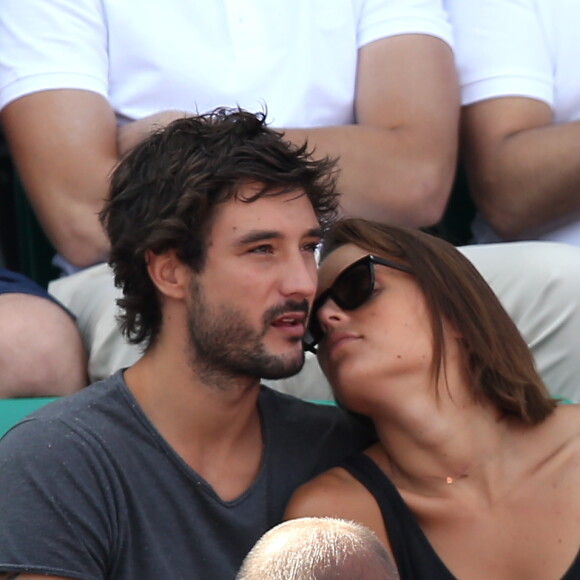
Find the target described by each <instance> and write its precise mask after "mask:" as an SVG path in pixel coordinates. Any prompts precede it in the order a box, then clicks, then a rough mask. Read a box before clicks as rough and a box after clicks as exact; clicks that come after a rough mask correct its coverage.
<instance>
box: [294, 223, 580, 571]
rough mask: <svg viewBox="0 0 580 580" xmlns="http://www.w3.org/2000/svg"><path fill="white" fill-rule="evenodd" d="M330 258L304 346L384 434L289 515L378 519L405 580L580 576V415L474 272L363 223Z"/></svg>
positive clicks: (351, 226) (449, 251)
mask: <svg viewBox="0 0 580 580" xmlns="http://www.w3.org/2000/svg"><path fill="white" fill-rule="evenodd" d="M322 256H323V260H322V263H321V267H320V277H319V280H320V282H319V290H318V297H317V299H316V300H315V303H314V306H313V308H312V313H311V321H310V324H309V329H308V333H307V336H306V338H305V346H306V348H308V349H310V350H314V349H317V353H318V360H319V362H320V364H321V366H322V369H323V370H324V372H325V374H326V376H327V377H328V379H329V381H330V383H331V385H332V387H333V390H334V393H335V396H336V398H337V400H338V401H339V402H340V403H341V404H342V405H343V406H345V407H346V408H348V409H350V410H351V411H354V412H356V413H361V414H363V415H366V416H368V417H369V418H370V419H371V420H372V421H373V423H374V425H375V428H376V431H377V435H378V441H377V443H376V444H375V445H373V446H372V447H370V448H369V449H367V450H366V451H365V452H364V453H361V454H359V455H357V456H354V457H352V458H351V459H350V460H348V461H346V462H345V463H343V464H341V465H340V466H337V467H336V468H334V469H332V470H330V471H328V472H326V473H324V474H322V475H321V476H319V477H317V478H316V479H314V480H312V481H311V482H310V483H307V484H306V485H304V486H303V487H302V488H300V489H299V490H298V491H297V492H296V494H295V495H294V497H293V498H292V500H291V502H290V504H289V505H288V508H287V512H286V518H288V519H290V518H295V517H299V516H310V515H314V516H319V515H324V516H335V517H342V518H344V519H351V520H355V521H359V522H361V523H362V524H365V525H367V526H368V527H370V528H371V529H372V530H374V532H375V533H376V534H377V535H378V536H379V537H380V538H381V540H382V542H383V543H384V544H385V546H386V547H387V548H388V550H389V551H390V552H391V555H392V556H393V558H394V560H395V561H396V563H397V566H398V568H399V573H400V575H401V578H402V580H410V579H413V580H423V579H424V580H440V579H445V580H450V579H452V578H458V579H460V580H481V579H485V580H489V579H491V578H493V579H494V580H523V579H525V580H557V579H558V580H559V579H566V580H573V579H575V580H577V579H579V578H580V552H579V547H580V406H579V405H558V404H557V403H556V402H555V401H554V400H552V399H551V398H550V396H549V394H548V391H547V390H546V388H545V386H544V385H543V384H542V381H541V379H540V378H539V376H538V375H537V373H536V371H535V369H534V364H533V361H532V357H531V355H530V352H529V350H528V348H527V346H526V344H525V342H524V340H523V339H522V338H521V336H520V335H519V333H518V331H517V329H516V327H515V325H514V324H513V323H512V321H511V320H510V318H509V317H508V315H507V314H506V313H505V311H504V310H503V308H502V307H501V305H500V303H499V302H498V300H497V299H496V297H495V295H494V294H493V292H492V291H491V290H490V288H489V287H488V286H487V284H486V283H485V282H484V280H483V279H482V278H481V277H480V275H479V274H478V272H477V271H476V270H475V269H474V268H473V267H472V265H471V263H470V262H469V261H468V260H467V259H466V258H464V257H463V255H462V254H461V253H460V252H458V251H457V250H456V249H455V248H454V247H453V246H451V245H449V244H447V243H446V242H444V241H442V240H440V239H437V238H434V237H432V236H429V235H427V234H424V233H421V232H418V231H414V230H406V229H400V228H395V227H389V226H385V225H380V224H376V223H372V222H365V221H363V220H343V221H341V222H339V223H338V224H337V225H336V226H335V227H334V228H333V229H332V230H331V232H330V233H329V235H328V237H327V239H326V241H325V245H324V249H323V253H322ZM571 347H572V348H574V347H576V346H574V345H571ZM579 354H580V353H579ZM579 380H580V379H579Z"/></svg>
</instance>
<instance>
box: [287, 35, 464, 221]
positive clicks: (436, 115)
mask: <svg viewBox="0 0 580 580" xmlns="http://www.w3.org/2000/svg"><path fill="white" fill-rule="evenodd" d="M355 117H356V124H354V125H346V126H339V127H322V128H316V129H292V130H287V131H286V135H287V137H289V138H290V139H291V140H292V141H296V142H303V141H304V139H308V142H309V143H310V145H311V147H314V148H315V150H316V154H317V155H320V156H322V155H330V156H338V157H340V170H341V176H340V187H341V190H342V192H343V198H342V202H341V204H342V209H343V211H344V213H345V214H348V215H355V216H359V217H366V218H370V219H375V220H382V221H387V222H390V223H394V224H400V225H408V226H414V227H418V226H427V225H432V224H434V223H436V222H437V221H438V220H439V219H440V217H441V215H442V212H443V210H444V208H445V205H446V203H447V199H448V196H449V191H450V188H451V183H452V180H453V176H454V172H455V159H456V148H457V131H458V129H457V126H458V117H459V100H458V88H457V79H456V73H455V68H454V62H453V55H452V52H451V49H450V48H449V47H448V46H447V45H446V44H445V43H444V42H443V41H441V40H439V39H437V38H435V37H432V36H427V35H420V34H405V35H401V36H395V37H390V38H385V39H382V40H378V41H375V42H372V43H370V44H369V45H367V46H365V47H363V48H362V49H361V50H360V51H359V59H358V74H357V90H356V100H355Z"/></svg>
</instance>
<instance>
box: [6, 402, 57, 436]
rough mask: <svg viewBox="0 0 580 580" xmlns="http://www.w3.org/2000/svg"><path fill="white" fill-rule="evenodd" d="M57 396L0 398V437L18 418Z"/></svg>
mask: <svg viewBox="0 0 580 580" xmlns="http://www.w3.org/2000/svg"><path fill="white" fill-rule="evenodd" d="M57 398H58V397H31V398H22V399H0V437H2V435H4V433H6V431H8V429H10V428H11V427H12V426H13V425H15V424H16V423H18V421H20V419H22V418H23V417H26V415H29V414H30V413H32V411H35V410H36V409H38V408H39V407H42V406H43V405H46V404H47V403H50V402H51V401H54V400H55V399H57Z"/></svg>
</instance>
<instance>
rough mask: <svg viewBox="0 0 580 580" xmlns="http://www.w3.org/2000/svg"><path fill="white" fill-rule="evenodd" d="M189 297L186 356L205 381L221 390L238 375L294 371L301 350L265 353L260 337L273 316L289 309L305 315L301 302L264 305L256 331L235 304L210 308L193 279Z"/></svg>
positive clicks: (281, 374) (270, 375)
mask: <svg viewBox="0 0 580 580" xmlns="http://www.w3.org/2000/svg"><path fill="white" fill-rule="evenodd" d="M191 297H192V306H191V307H190V308H189V309H188V320H187V326H188V348H189V356H190V360H191V363H192V366H193V368H194V369H195V371H196V372H197V373H199V375H200V377H201V378H202V380H203V381H204V382H205V383H207V384H212V385H214V386H216V387H218V388H221V389H224V388H227V385H228V384H230V383H232V382H233V384H237V383H238V382H239V380H240V379H244V380H245V379H248V378H251V379H253V380H256V381H259V380H260V379H272V380H275V379H282V378H286V377H291V376H293V375H295V374H297V373H298V372H299V371H300V369H301V368H302V366H303V365H304V352H303V351H302V349H299V350H298V349H297V350H296V351H293V352H292V353H290V354H288V355H275V354H270V353H268V352H267V351H266V348H265V346H264V339H265V337H266V334H267V333H268V331H269V330H271V323H272V321H273V320H274V319H275V318H277V317H279V316H280V315H282V314H284V313H286V312H290V311H292V312H296V311H302V312H305V313H307V311H308V304H307V302H306V301H305V300H304V301H303V302H296V301H291V302H290V301H289V302H287V303H285V304H283V305H281V306H277V307H273V308H270V309H269V310H268V311H267V312H265V313H264V316H263V324H262V330H261V332H257V331H256V330H255V329H254V328H252V326H251V324H250V323H249V322H247V320H246V319H245V317H244V315H243V313H242V312H241V311H240V310H238V309H236V308H235V307H233V306H230V305H226V304H221V305H218V306H217V307H214V306H210V305H209V304H208V302H207V300H206V298H205V294H204V292H203V289H202V288H201V285H200V284H198V283H197V282H196V281H192V284H191ZM295 342H297V343H298V342H299V340H298V339H296V341H295Z"/></svg>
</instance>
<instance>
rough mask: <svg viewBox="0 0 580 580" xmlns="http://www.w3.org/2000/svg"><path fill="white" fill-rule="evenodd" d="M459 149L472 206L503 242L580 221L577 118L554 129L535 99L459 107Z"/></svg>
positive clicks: (547, 112)
mask: <svg viewBox="0 0 580 580" xmlns="http://www.w3.org/2000/svg"><path fill="white" fill-rule="evenodd" d="M462 125H463V128H462V145H463V146H464V147H463V150H464V155H465V162H466V168H467V171H468V175H469V178H470V184H471V189H472V194H473V197H474V200H475V203H476V205H477V206H478V208H479V210H480V211H481V213H482V214H483V216H484V217H485V218H486V219H487V220H488V222H489V223H490V224H491V226H492V227H493V228H494V229H495V230H496V231H497V232H498V233H499V234H500V235H501V236H502V237H504V238H506V239H508V240H512V239H518V238H524V237H534V236H535V235H538V234H540V233H541V232H542V230H543V229H544V228H546V227H549V226H550V225H557V224H558V223H565V221H571V220H573V219H578V218H579V217H580V121H576V122H571V123H562V124H559V125H554V124H552V112H551V109H550V107H549V106H548V105H547V104H545V103H543V102H541V101H538V100H534V99H529V98H522V97H502V98H496V99H489V100H486V101H480V102H478V103H476V104H474V105H470V106H468V107H465V109H464V112H463V119H462Z"/></svg>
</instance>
